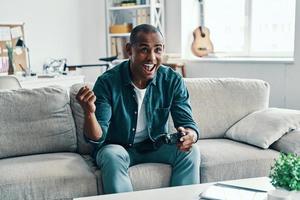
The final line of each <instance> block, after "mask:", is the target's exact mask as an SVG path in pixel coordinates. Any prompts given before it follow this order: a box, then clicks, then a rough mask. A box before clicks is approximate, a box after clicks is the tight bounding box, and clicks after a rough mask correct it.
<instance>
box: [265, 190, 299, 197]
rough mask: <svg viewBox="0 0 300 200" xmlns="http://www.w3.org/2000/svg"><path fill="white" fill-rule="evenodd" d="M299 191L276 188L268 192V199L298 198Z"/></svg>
mask: <svg viewBox="0 0 300 200" xmlns="http://www.w3.org/2000/svg"><path fill="white" fill-rule="evenodd" d="M299 199H300V191H288V190H285V189H282V188H277V189H275V190H271V191H269V192H268V200H299Z"/></svg>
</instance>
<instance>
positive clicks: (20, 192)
mask: <svg viewBox="0 0 300 200" xmlns="http://www.w3.org/2000/svg"><path fill="white" fill-rule="evenodd" d="M91 195H97V182H96V177H95V175H94V174H93V173H92V171H91V169H90V168H89V167H88V165H87V164H86V162H85V161H84V159H83V158H82V157H81V156H80V155H79V154H75V153H52V154H41V155H32V156H23V157H16V158H7V159H1V160H0V199H31V200H40V199H48V200H51V199H56V200H57V199H72V198H74V197H83V196H91Z"/></svg>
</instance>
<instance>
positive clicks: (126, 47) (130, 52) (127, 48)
mask: <svg viewBox="0 0 300 200" xmlns="http://www.w3.org/2000/svg"><path fill="white" fill-rule="evenodd" d="M125 50H126V53H127V55H128V56H131V55H132V51H131V44H130V43H126V46H125Z"/></svg>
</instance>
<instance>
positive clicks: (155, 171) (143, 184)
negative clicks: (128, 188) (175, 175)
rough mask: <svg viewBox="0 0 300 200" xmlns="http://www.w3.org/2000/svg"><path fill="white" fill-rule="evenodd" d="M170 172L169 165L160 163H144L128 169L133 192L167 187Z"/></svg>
mask: <svg viewBox="0 0 300 200" xmlns="http://www.w3.org/2000/svg"><path fill="white" fill-rule="evenodd" d="M171 172H172V168H171V166H170V165H167V164H161V163H144V164H138V165H134V166H132V167H130V168H129V176H130V179H131V183H132V187H133V189H134V191H137V190H149V189H154V188H161V187H169V185H170V178H171ZM145 180H147V181H145Z"/></svg>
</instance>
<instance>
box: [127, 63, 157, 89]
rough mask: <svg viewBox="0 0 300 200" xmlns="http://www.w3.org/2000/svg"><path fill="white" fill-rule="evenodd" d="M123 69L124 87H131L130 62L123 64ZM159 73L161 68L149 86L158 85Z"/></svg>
mask: <svg viewBox="0 0 300 200" xmlns="http://www.w3.org/2000/svg"><path fill="white" fill-rule="evenodd" d="M123 66H124V67H123V69H122V75H123V81H124V85H126V86H127V85H131V82H132V79H131V75H130V60H127V61H125V62H124V63H123ZM157 73H159V68H158V70H157V72H156V74H155V76H154V77H153V79H152V80H151V81H150V83H149V84H153V85H156V84H157V78H156V77H157Z"/></svg>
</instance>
